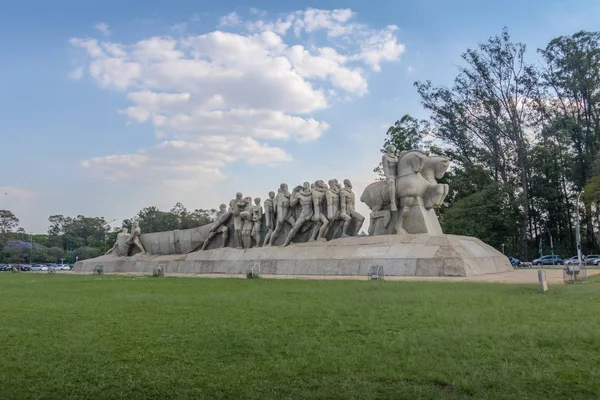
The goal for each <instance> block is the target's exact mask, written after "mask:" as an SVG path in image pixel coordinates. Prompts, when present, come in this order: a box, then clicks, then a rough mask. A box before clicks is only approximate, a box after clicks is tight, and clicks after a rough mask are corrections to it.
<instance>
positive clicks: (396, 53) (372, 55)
mask: <svg viewBox="0 0 600 400" xmlns="http://www.w3.org/2000/svg"><path fill="white" fill-rule="evenodd" d="M396 30H398V27H397V26H396V25H390V26H388V27H387V28H385V29H382V30H380V31H378V32H374V33H373V34H371V35H368V36H367V37H366V38H365V39H364V40H363V41H362V42H361V44H360V47H361V52H360V54H359V56H358V58H360V59H362V60H363V61H364V62H365V63H366V64H368V65H369V66H371V68H372V69H373V70H374V71H380V70H381V65H380V64H381V62H382V61H393V60H397V59H398V58H400V55H402V53H404V49H405V47H404V45H403V44H402V43H398V40H397V38H396V35H395V34H394V32H395V31H396Z"/></svg>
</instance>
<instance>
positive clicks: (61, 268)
mask: <svg viewBox="0 0 600 400" xmlns="http://www.w3.org/2000/svg"><path fill="white" fill-rule="evenodd" d="M55 268H56V270H57V271H70V270H71V267H69V266H68V265H67V264H61V265H57V266H56V267H55Z"/></svg>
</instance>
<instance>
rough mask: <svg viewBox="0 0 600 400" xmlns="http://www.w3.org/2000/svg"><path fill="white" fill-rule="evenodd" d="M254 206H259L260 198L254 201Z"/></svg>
mask: <svg viewBox="0 0 600 400" xmlns="http://www.w3.org/2000/svg"><path fill="white" fill-rule="evenodd" d="M254 204H256V205H257V206H260V197H257V198H255V199H254Z"/></svg>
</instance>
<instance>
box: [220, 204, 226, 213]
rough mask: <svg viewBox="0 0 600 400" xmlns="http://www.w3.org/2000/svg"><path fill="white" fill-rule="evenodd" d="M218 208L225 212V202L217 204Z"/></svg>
mask: <svg viewBox="0 0 600 400" xmlns="http://www.w3.org/2000/svg"><path fill="white" fill-rule="evenodd" d="M219 210H221V211H223V212H225V211H226V210H227V206H226V205H225V204H221V205H220V206H219Z"/></svg>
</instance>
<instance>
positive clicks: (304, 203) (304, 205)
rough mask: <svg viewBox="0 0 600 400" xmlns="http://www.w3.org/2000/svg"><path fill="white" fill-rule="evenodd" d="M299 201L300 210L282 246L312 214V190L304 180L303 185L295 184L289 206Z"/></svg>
mask: <svg viewBox="0 0 600 400" xmlns="http://www.w3.org/2000/svg"><path fill="white" fill-rule="evenodd" d="M298 203H300V207H301V211H300V216H299V217H298V220H296V223H295V224H294V225H293V228H292V230H291V231H290V233H289V234H288V236H287V238H286V239H285V242H283V246H287V245H288V244H290V242H291V241H292V239H293V238H294V236H296V233H297V232H298V230H299V229H300V228H301V227H302V225H304V223H306V222H309V221H311V219H312V216H313V197H312V190H311V189H310V183H308V182H304V185H303V186H296V187H295V188H294V190H293V192H292V196H291V200H290V206H292V207H294V206H295V205H296V204H298Z"/></svg>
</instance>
